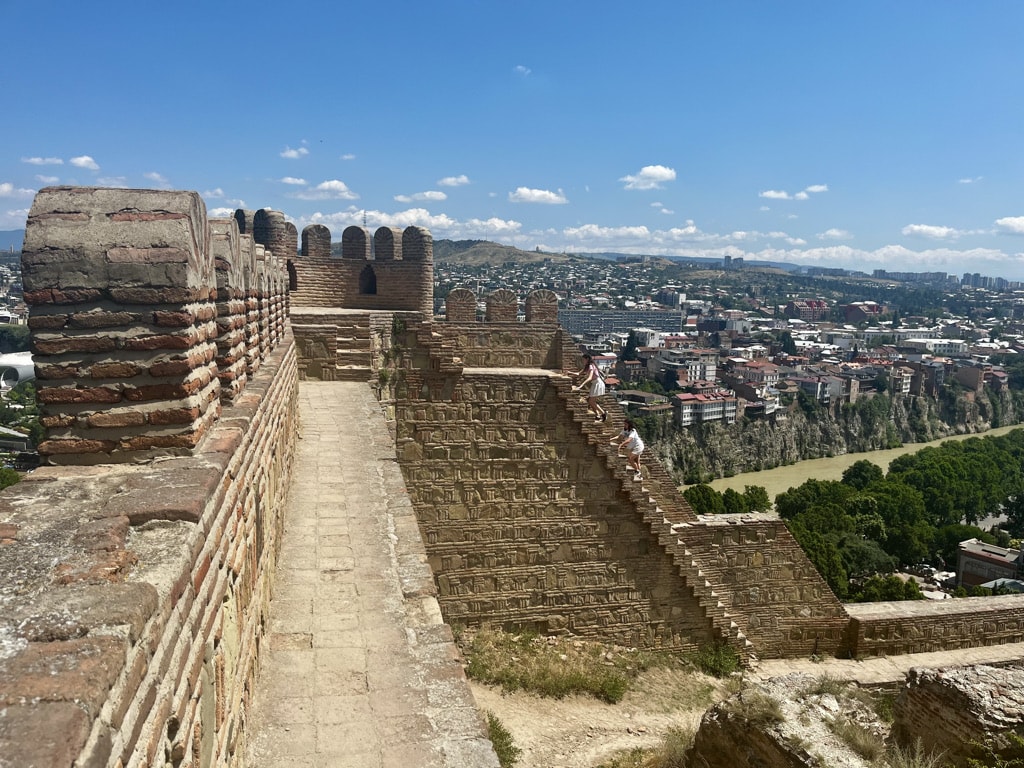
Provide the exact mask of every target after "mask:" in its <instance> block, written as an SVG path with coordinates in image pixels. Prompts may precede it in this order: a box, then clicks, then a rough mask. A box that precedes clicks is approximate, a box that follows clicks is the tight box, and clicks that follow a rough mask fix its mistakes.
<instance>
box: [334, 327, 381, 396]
mask: <svg viewBox="0 0 1024 768" xmlns="http://www.w3.org/2000/svg"><path fill="white" fill-rule="evenodd" d="M337 323H338V325H337V345H338V346H337V350H336V353H335V360H336V364H335V379H336V380H337V381H369V380H370V379H371V377H372V375H373V367H372V356H373V353H372V350H371V348H370V314H369V313H368V312H367V313H348V314H345V315H339V316H337Z"/></svg>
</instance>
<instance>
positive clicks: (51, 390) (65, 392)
mask: <svg viewBox="0 0 1024 768" xmlns="http://www.w3.org/2000/svg"><path fill="white" fill-rule="evenodd" d="M36 397H37V398H38V399H39V402H41V403H119V402H121V399H122V396H121V392H119V391H118V390H117V389H114V388H112V387H45V388H43V389H40V390H38V391H37V392H36Z"/></svg>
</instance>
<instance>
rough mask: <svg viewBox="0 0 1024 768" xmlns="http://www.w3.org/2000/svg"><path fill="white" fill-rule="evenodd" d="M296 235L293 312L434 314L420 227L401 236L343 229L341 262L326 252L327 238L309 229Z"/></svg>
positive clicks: (429, 253) (429, 244) (426, 238)
mask: <svg viewBox="0 0 1024 768" xmlns="http://www.w3.org/2000/svg"><path fill="white" fill-rule="evenodd" d="M311 226H312V227H313V228H314V229H313V230H312V231H307V230H310V227H307V228H306V229H305V230H303V233H302V243H303V250H302V252H301V253H300V254H299V255H298V256H297V257H296V258H294V259H293V260H291V262H290V268H291V270H292V272H293V274H294V284H293V286H292V290H291V293H290V300H291V303H292V304H293V305H294V306H301V307H335V308H345V309H369V310H410V311H416V312H421V313H423V314H424V315H426V316H427V317H430V316H431V314H432V313H433V311H434V246H433V240H432V239H431V236H430V232H428V231H427V230H425V229H423V228H421V227H407V228H406V229H405V230H403V231H399V230H394V229H391V228H388V227H382V228H380V229H378V230H377V232H376V234H375V235H374V236H373V237H372V238H371V237H370V233H369V230H366V229H363V228H362V227H348V228H347V229H346V230H345V231H344V233H343V234H342V256H341V257H340V258H335V257H333V256H331V252H330V239H329V237H330V233H327V234H326V238H327V239H326V242H325V233H324V228H323V227H322V226H320V225H311Z"/></svg>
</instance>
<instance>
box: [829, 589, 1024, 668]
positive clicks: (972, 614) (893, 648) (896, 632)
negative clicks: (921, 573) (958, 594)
mask: <svg viewBox="0 0 1024 768" xmlns="http://www.w3.org/2000/svg"><path fill="white" fill-rule="evenodd" d="M846 608H847V611H848V613H849V614H850V625H849V628H848V630H847V639H846V648H847V649H848V652H849V654H850V655H851V656H853V657H855V658H863V657H865V656H896V655H899V654H903V653H925V652H929V651H943V650H953V649H957V648H974V647H977V646H983V645H1001V644H1003V643H1020V642H1024V600H1022V599H1021V598H1020V597H1019V596H1016V595H1003V596H997V597H971V598H958V599H955V600H942V601H941V602H937V601H931V600H914V601H900V602H892V603H853V604H850V605H848V606H846Z"/></svg>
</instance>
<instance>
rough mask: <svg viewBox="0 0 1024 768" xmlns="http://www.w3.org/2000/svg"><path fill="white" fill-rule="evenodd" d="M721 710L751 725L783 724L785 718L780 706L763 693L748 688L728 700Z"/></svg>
mask: <svg viewBox="0 0 1024 768" xmlns="http://www.w3.org/2000/svg"><path fill="white" fill-rule="evenodd" d="M723 708H724V709H725V711H726V712H728V713H729V714H731V715H735V716H737V717H741V718H743V719H744V720H746V721H747V722H748V723H750V724H752V725H758V726H763V727H768V726H771V725H775V724H776V723H781V722H783V721H784V720H785V719H786V718H785V715H784V714H783V712H782V705H781V704H779V702H778V701H776V700H775V699H773V698H772V697H771V696H769V695H768V694H767V693H765V692H764V691H760V690H757V689H756V688H749V689H747V690H744V691H741V692H740V693H738V694H737V695H736V696H734V697H733V698H731V699H728V700H727V701H726V702H725V703H724V704H723Z"/></svg>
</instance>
